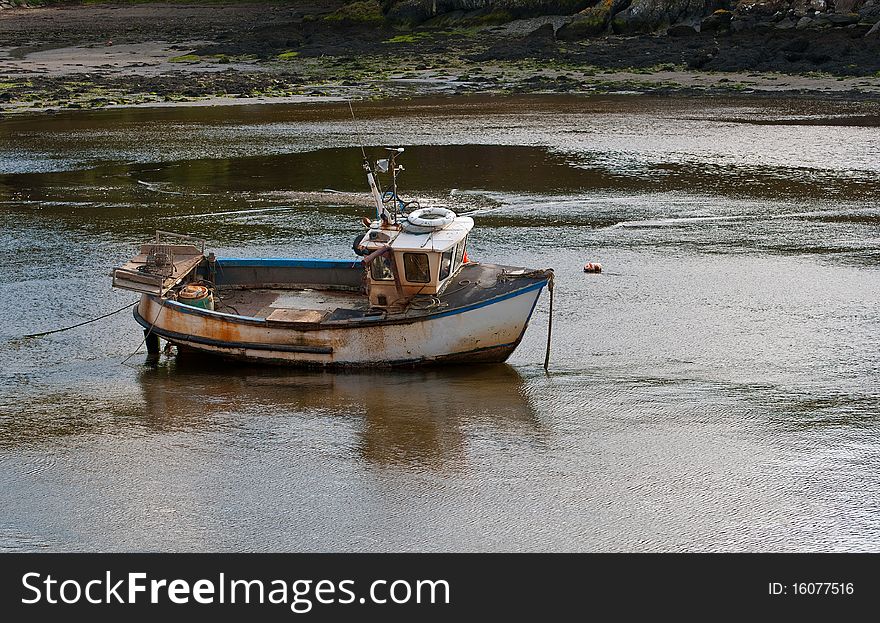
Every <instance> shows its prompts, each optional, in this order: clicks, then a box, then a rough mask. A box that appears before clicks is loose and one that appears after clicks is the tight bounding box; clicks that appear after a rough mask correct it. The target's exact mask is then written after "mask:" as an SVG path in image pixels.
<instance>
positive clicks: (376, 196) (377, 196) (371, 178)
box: [346, 99, 396, 227]
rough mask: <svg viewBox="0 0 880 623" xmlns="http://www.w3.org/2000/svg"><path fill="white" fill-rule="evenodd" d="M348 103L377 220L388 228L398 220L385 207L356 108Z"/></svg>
mask: <svg viewBox="0 0 880 623" xmlns="http://www.w3.org/2000/svg"><path fill="white" fill-rule="evenodd" d="M346 101H347V102H348V110H349V111H351V121H352V124H353V125H354V133H355V135H356V136H357V139H358V142H359V143H360V145H361V155H363V157H364V164H363V166H364V172H365V173H366V174H367V183H368V184H369V185H370V193H371V194H372V195H373V201H375V202H376V220H377V221H379V226H380V227H386V226H389V225H391V224H392V223H395V222H396V218H395V215H394V214H392V213H390V212H389V211H388V208H386V207H385V203H384V202H383V201H382V192H381V191H380V190H379V182H378V180H377V179H376V176H375V175H374V174H373V167H371V166H370V161H369V159H368V158H367V150H366V149H364V141H363V139H361V134H360V131H359V130H358V125H357V119H356V118H355V116H354V107H353V106H352V105H351V100H350V99H347V100H346Z"/></svg>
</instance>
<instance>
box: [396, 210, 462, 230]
mask: <svg viewBox="0 0 880 623" xmlns="http://www.w3.org/2000/svg"><path fill="white" fill-rule="evenodd" d="M454 220H455V212H453V211H452V210H450V209H448V208H439V207H434V208H419V209H418V210H413V211H412V212H410V213H409V216H407V217H406V222H405V223H404V229H405V230H406V231H409V232H412V233H425V234H426V233H428V232H432V231H437V230H438V229H443V228H444V227H446V226H447V225H450V224H451V223H452V221H454Z"/></svg>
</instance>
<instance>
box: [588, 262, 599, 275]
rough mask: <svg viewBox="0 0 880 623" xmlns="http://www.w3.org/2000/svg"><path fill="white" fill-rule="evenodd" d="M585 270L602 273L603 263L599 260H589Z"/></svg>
mask: <svg viewBox="0 0 880 623" xmlns="http://www.w3.org/2000/svg"><path fill="white" fill-rule="evenodd" d="M584 272H585V273H601V272H602V265H601V264H599V263H598V262H587V263H586V264H585V265H584Z"/></svg>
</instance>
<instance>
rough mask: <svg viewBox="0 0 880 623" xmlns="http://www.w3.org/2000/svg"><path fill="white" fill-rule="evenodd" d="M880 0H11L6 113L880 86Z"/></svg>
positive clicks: (2, 20) (0, 73)
mask: <svg viewBox="0 0 880 623" xmlns="http://www.w3.org/2000/svg"><path fill="white" fill-rule="evenodd" d="M16 1H17V2H18V1H20V0H16ZM878 1H880V0H837V3H836V5H828V4H827V3H826V0H811V1H810V2H809V3H804V1H803V0H798V3H793V2H788V1H785V2H781V1H779V2H775V3H774V2H770V1H768V0H763V1H762V2H753V3H751V4H747V3H745V2H739V3H736V4H730V3H728V4H723V3H722V2H721V0H711V1H707V2H701V3H693V2H688V1H685V0H681V1H678V0H676V2H669V1H668V0H666V1H661V0H650V1H649V0H645V1H642V0H632V1H627V0H602V2H600V3H596V4H592V5H591V6H585V4H586V3H584V2H582V1H575V0H571V1H570V2H569V1H562V0H560V1H558V2H517V1H516V0H498V1H495V2H492V1H490V0H467V1H464V0H461V1H459V0H448V1H443V0H436V1H434V0H430V1H427V2H422V1H421V0H404V1H403V2H390V1H387V0H386V1H384V2H382V3H381V4H380V2H379V1H378V0H360V1H356V2H346V1H345V0H306V1H301V2H300V1H298V2H293V3H284V2H278V3H268V4H267V3H254V4H247V3H238V2H234V3H223V2H217V3H212V4H198V3H197V2H192V3H190V2H179V3H173V4H171V3H169V4H161V3H135V4H114V3H105V4H89V5H76V4H63V5H51V6H44V7H20V6H19V7H10V5H9V3H8V2H6V3H5V4H0V6H3V7H5V8H3V9H2V10H0V112H2V113H6V114H9V113H14V112H29V111H42V110H53V109H67V108H104V107H114V106H131V105H156V104H162V105H175V104H179V103H188V102H198V101H202V100H206V101H207V100H209V101H210V102H211V103H215V104H216V103H225V102H241V101H246V102H247V101H285V100H291V101H294V100H296V101H298V100H301V99H303V98H340V97H346V98H361V97H367V98H382V97H414V96H424V95H450V94H468V93H584V94H592V93H596V94H603V93H653V94H658V93H660V94H675V93H703V94H705V93H724V94H736V93H748V94H751V95H761V94H779V93H786V94H789V95H802V96H816V95H821V96H823V97H840V98H850V99H852V98H876V97H878V95H880V36H877V35H878V31H880V26H878V24H880V4H875V3H876V2H878ZM719 4H722V5H723V6H724V7H727V8H713V7H716V6H718V5H719ZM563 5H564V6H563ZM465 6H467V7H470V8H469V9H468V10H465V9H464V8H462V7H465ZM566 7H567V8H566ZM405 9H406V10H405ZM415 9H418V10H419V11H421V13H418V12H417V11H415ZM563 9H565V10H568V11H569V12H568V13H567V14H555V13H554V14H543V13H545V12H547V11H561V10H563ZM649 9H650V10H649ZM425 11H427V13H426V12H425ZM432 11H433V12H432ZM600 13H601V15H599V14H600ZM597 16H598V17H597ZM639 16H640V17H639ZM875 16H876V17H877V21H873V22H872V20H873V19H874V17H875ZM594 18H595V19H594ZM600 18H601V19H600ZM649 18H650V19H649ZM419 20H421V21H419ZM805 20H806V21H805ZM588 24H592V25H591V26H588ZM594 26H595V27H594Z"/></svg>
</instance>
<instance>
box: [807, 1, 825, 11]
mask: <svg viewBox="0 0 880 623" xmlns="http://www.w3.org/2000/svg"><path fill="white" fill-rule="evenodd" d="M810 8H811V9H813V10H814V11H824V10H826V9H827V8H828V3H827V2H826V1H825V0H810Z"/></svg>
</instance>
